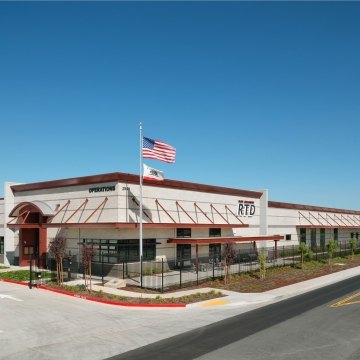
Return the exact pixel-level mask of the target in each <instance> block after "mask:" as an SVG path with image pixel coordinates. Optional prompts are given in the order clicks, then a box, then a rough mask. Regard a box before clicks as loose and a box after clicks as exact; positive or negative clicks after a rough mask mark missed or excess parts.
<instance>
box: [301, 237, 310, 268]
mask: <svg viewBox="0 0 360 360" xmlns="http://www.w3.org/2000/svg"><path fill="white" fill-rule="evenodd" d="M299 251H300V259H301V269H304V259H305V255H306V254H307V253H308V252H309V247H308V246H307V245H306V244H305V243H304V242H301V243H300V245H299Z"/></svg>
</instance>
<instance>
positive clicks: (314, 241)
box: [310, 229, 316, 249]
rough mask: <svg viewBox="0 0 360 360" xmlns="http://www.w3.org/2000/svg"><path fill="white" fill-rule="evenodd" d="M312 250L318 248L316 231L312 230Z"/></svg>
mask: <svg viewBox="0 0 360 360" xmlns="http://www.w3.org/2000/svg"><path fill="white" fill-rule="evenodd" d="M310 234H311V249H315V248H316V229H311V233H310Z"/></svg>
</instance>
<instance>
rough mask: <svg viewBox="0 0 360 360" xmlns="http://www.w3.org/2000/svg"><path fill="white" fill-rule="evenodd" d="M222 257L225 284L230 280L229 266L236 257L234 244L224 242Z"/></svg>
mask: <svg viewBox="0 0 360 360" xmlns="http://www.w3.org/2000/svg"><path fill="white" fill-rule="evenodd" d="M222 257H223V259H224V261H225V278H224V280H225V284H228V283H229V282H230V275H229V272H230V266H231V264H233V263H234V260H235V258H236V253H235V249H234V245H233V244H232V243H225V245H224V249H223V253H222Z"/></svg>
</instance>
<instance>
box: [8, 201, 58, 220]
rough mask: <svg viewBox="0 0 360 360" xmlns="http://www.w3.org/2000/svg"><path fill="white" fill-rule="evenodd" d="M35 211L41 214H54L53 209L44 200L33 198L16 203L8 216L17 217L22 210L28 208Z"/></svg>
mask: <svg viewBox="0 0 360 360" xmlns="http://www.w3.org/2000/svg"><path fill="white" fill-rule="evenodd" d="M30 208H31V210H32V211H35V212H39V213H40V214H41V215H42V216H54V215H55V211H54V210H53V208H52V207H51V206H50V205H49V204H48V203H46V202H45V201H40V200H34V201H24V202H21V203H20V204H18V205H16V206H15V207H14V208H13V209H12V210H11V212H10V214H9V217H19V216H20V215H21V214H22V213H23V211H24V210H26V209H30Z"/></svg>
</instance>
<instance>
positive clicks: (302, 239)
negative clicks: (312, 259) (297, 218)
mask: <svg viewBox="0 0 360 360" xmlns="http://www.w3.org/2000/svg"><path fill="white" fill-rule="evenodd" d="M300 242H303V243H305V244H306V229H304V228H301V229H300Z"/></svg>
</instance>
